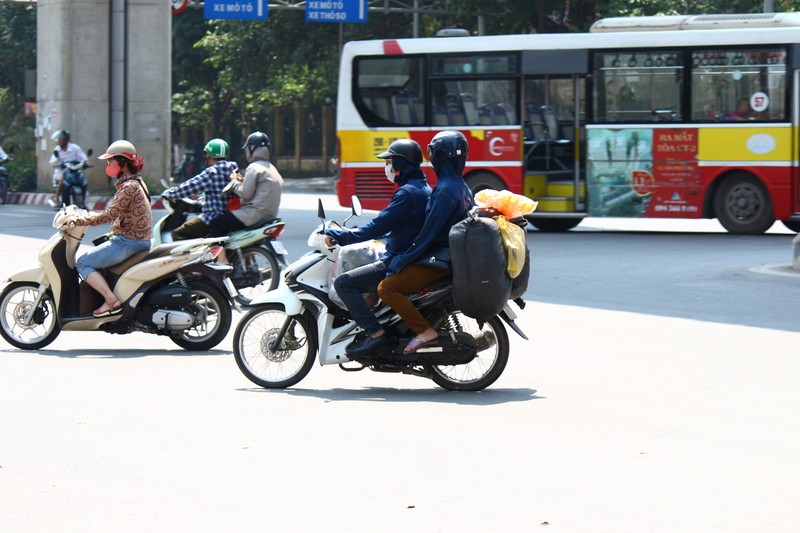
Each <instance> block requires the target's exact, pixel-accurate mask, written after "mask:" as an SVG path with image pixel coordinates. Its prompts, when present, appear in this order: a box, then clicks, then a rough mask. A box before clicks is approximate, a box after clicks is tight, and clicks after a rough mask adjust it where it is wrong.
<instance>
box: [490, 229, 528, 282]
mask: <svg viewBox="0 0 800 533" xmlns="http://www.w3.org/2000/svg"><path fill="white" fill-rule="evenodd" d="M494 219H495V220H496V221H497V225H498V226H499V227H500V235H501V236H502V237H503V246H504V247H505V249H506V255H507V257H508V266H507V267H506V272H507V273H508V277H510V278H511V279H514V278H516V277H517V276H519V274H520V272H522V269H523V267H524V266H525V230H524V229H522V228H520V227H519V226H517V225H516V224H512V223H511V222H509V221H508V220H507V219H506V217H494Z"/></svg>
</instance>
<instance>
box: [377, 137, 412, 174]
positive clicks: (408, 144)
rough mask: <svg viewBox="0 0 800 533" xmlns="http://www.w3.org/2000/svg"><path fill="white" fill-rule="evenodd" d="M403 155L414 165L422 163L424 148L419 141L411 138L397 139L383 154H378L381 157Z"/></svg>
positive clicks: (387, 157)
mask: <svg viewBox="0 0 800 533" xmlns="http://www.w3.org/2000/svg"><path fill="white" fill-rule="evenodd" d="M395 156H396V157H402V158H403V159H405V160H406V161H408V162H409V163H411V164H412V165H414V166H417V167H418V166H420V165H421V164H422V148H421V147H420V145H419V143H418V142H417V141H412V140H411V139H397V140H396V141H394V142H393V143H392V144H390V145H389V148H387V149H386V151H385V152H383V153H382V154H378V157H379V158H381V159H389V158H390V157H395Z"/></svg>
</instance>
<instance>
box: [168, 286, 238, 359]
mask: <svg viewBox="0 0 800 533" xmlns="http://www.w3.org/2000/svg"><path fill="white" fill-rule="evenodd" d="M189 292H191V294H192V303H193V304H194V306H195V307H194V310H195V311H198V310H199V311H200V315H201V316H200V317H199V319H198V320H197V322H196V323H195V324H194V326H192V327H191V328H189V329H186V330H183V331H179V332H175V333H172V334H170V339H172V342H174V343H175V344H177V345H178V346H180V347H181V348H185V349H187V350H197V351H204V350H210V349H211V348H213V347H214V346H216V345H217V344H219V343H220V342H222V339H224V338H225V337H226V336H227V335H228V331H229V330H230V329H231V305H230V302H229V301H228V299H227V298H226V297H225V296H223V295H222V293H221V292H220V291H218V290H217V289H216V288H215V287H214V286H213V285H211V284H209V283H206V282H203V281H191V282H189Z"/></svg>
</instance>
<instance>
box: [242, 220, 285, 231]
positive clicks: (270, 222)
mask: <svg viewBox="0 0 800 533" xmlns="http://www.w3.org/2000/svg"><path fill="white" fill-rule="evenodd" d="M280 222H282V220H281V219H280V218H266V219H264V220H261V221H259V222H256V223H255V224H253V225H252V226H247V227H245V228H244V230H240V231H247V230H251V229H256V228H260V227H263V226H272V225H273V224H278V223H280Z"/></svg>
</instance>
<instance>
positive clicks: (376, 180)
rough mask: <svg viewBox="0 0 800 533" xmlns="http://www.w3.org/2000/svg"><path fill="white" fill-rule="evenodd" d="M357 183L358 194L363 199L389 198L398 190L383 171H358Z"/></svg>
mask: <svg viewBox="0 0 800 533" xmlns="http://www.w3.org/2000/svg"><path fill="white" fill-rule="evenodd" d="M355 184H356V194H357V195H358V197H359V198H361V199H362V200H379V199H387V200H388V199H389V198H391V197H392V195H393V194H394V192H395V191H396V190H397V186H396V185H394V184H393V183H391V182H390V181H389V180H387V179H386V176H385V175H384V174H383V173H377V172H357V173H356V179H355Z"/></svg>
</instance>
